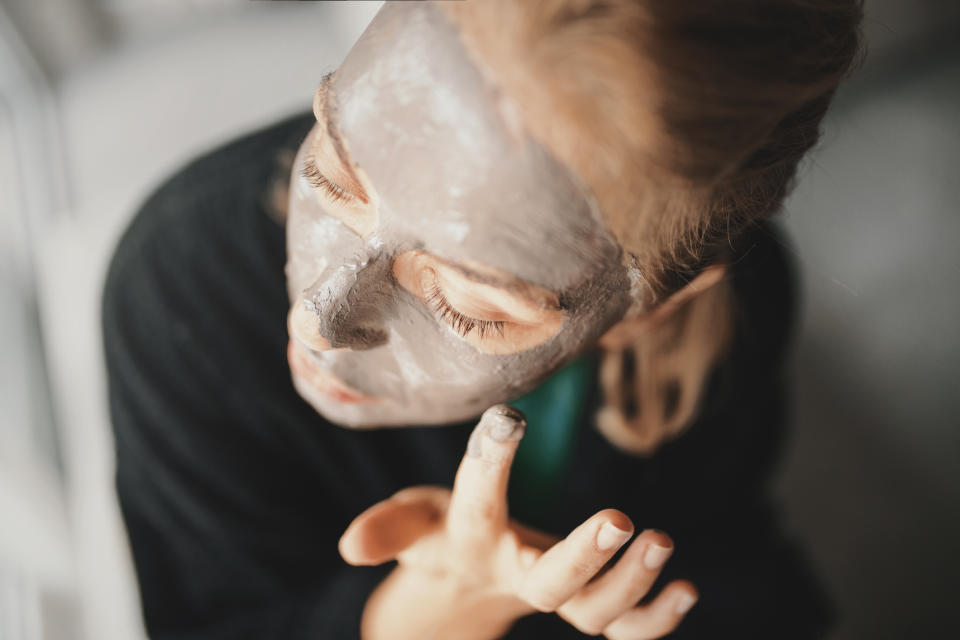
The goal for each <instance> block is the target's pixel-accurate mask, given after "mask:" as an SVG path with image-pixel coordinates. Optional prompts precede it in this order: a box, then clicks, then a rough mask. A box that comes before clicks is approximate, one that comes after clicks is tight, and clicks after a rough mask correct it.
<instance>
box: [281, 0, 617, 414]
mask: <svg viewBox="0 0 960 640" xmlns="http://www.w3.org/2000/svg"><path fill="white" fill-rule="evenodd" d="M314 106H315V112H316V113H317V116H318V124H317V125H316V126H315V127H314V128H313V130H312V131H311V133H310V134H309V136H308V137H307V139H306V140H305V141H304V143H303V145H302V146H301V148H300V151H299V153H298V155H297V158H296V161H295V167H294V173H293V178H292V184H291V196H290V208H289V217H288V223H287V242H288V248H287V251H288V262H287V282H288V289H289V294H290V299H291V305H292V306H291V314H290V323H289V324H290V329H291V338H292V339H291V346H290V351H289V356H290V362H291V369H292V371H293V378H294V383H295V385H296V387H297V390H298V391H299V393H300V394H301V395H302V396H303V397H304V398H305V399H306V400H307V401H308V402H310V403H311V404H312V405H313V406H314V407H315V408H316V409H317V410H318V411H319V412H320V413H321V414H323V415H324V416H325V417H327V418H328V419H330V420H331V421H333V422H335V423H338V424H342V425H345V426H353V427H373V426H391V425H393V426H396V425H418V424H442V423H448V422H453V421H457V420H461V419H466V418H468V417H470V416H474V415H476V414H479V413H480V412H482V411H483V410H484V409H486V408H487V407H489V406H490V405H492V404H495V403H498V402H503V401H509V400H510V399H512V398H514V397H516V396H518V395H520V394H522V393H524V392H526V391H528V390H529V389H531V388H533V387H534V386H535V385H536V384H537V383H539V382H540V381H542V380H543V379H544V378H545V377H546V376H548V375H549V374H550V373H552V372H553V371H554V370H556V369H557V368H558V367H559V366H561V365H562V364H564V363H565V362H567V361H568V360H570V359H571V358H572V357H574V356H575V355H577V354H578V353H579V352H580V351H582V350H583V349H584V348H586V347H589V346H592V345H593V344H594V343H595V341H596V339H597V338H598V337H599V336H600V335H601V334H602V333H603V331H605V330H606V329H607V328H609V326H610V325H612V324H613V323H614V322H615V321H616V320H618V319H619V318H620V317H622V316H623V313H624V311H625V309H626V308H627V307H628V305H629V302H630V301H629V295H628V294H629V289H630V283H629V281H628V278H627V275H626V272H625V269H624V268H623V266H622V264H621V263H622V251H621V249H620V248H619V246H618V245H617V244H616V243H615V242H614V241H613V239H612V238H611V237H610V235H609V234H608V233H607V232H606V231H605V229H604V227H603V225H602V223H601V222H600V219H599V217H598V215H597V212H596V211H595V210H594V207H593V206H592V202H591V198H590V196H589V192H588V191H587V190H586V189H585V188H584V187H583V185H581V184H580V183H579V181H578V179H577V177H576V176H575V175H573V174H572V173H571V172H570V171H569V170H568V169H567V168H566V167H565V166H563V165H561V164H559V163H558V162H557V161H555V160H554V159H553V158H552V157H551V156H550V155H549V154H548V153H547V152H546V151H545V150H544V148H543V147H541V146H540V145H539V144H537V143H536V142H535V141H533V140H532V139H530V138H529V137H528V136H527V135H526V134H525V133H524V131H523V129H522V126H521V125H520V124H519V123H518V121H517V120H516V119H515V117H513V116H512V115H511V114H512V113H514V110H513V109H512V107H511V103H510V101H509V98H508V97H507V96H504V95H503V94H502V92H501V91H500V90H499V89H498V88H497V86H496V83H495V79H490V78H485V77H484V76H483V75H482V74H481V72H480V70H479V69H478V66H477V65H476V64H475V63H474V61H473V60H472V59H471V57H470V55H469V54H468V52H467V51H466V49H465V48H464V46H463V44H462V43H461V40H460V38H459V35H458V32H457V29H456V28H455V27H454V26H453V25H452V24H451V23H450V22H448V21H447V19H446V18H445V17H444V15H443V14H442V13H441V11H440V10H439V9H438V8H436V7H434V6H432V5H431V4H428V3H421V2H415V3H397V4H388V5H386V6H385V7H384V8H383V9H382V10H381V11H380V13H379V14H378V15H377V16H376V18H375V19H374V20H373V22H372V23H371V25H370V27H369V28H368V29H367V31H366V32H365V33H364V35H363V36H362V37H361V38H360V40H359V41H358V42H357V44H356V45H355V46H354V48H353V49H352V50H351V52H350V54H349V55H348V57H347V59H346V60H345V61H344V63H343V65H342V66H341V67H340V69H339V70H338V71H337V72H336V73H335V74H334V75H333V76H332V77H330V78H328V79H326V80H325V84H324V87H322V88H321V90H320V91H319V92H318V98H317V100H316V103H315V105H314Z"/></svg>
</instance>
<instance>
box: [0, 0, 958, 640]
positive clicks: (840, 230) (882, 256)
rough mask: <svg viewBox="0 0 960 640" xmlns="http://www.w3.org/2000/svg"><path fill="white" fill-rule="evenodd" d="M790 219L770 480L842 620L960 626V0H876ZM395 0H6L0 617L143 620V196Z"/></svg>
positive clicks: (271, 101)
mask: <svg viewBox="0 0 960 640" xmlns="http://www.w3.org/2000/svg"><path fill="white" fill-rule="evenodd" d="M866 7H867V20H866V25H865V28H866V34H867V40H868V46H869V56H868V58H867V61H866V63H865V65H864V67H863V68H862V69H861V70H860V71H859V72H858V73H857V75H856V76H855V77H854V79H853V80H852V81H850V82H849V83H848V84H847V85H845V86H844V87H843V89H842V90H841V92H840V94H839V96H838V98H837V101H836V104H835V106H834V108H833V110H832V112H831V114H830V115H829V117H828V119H827V123H826V135H825V137H824V141H823V143H822V144H821V145H820V147H819V148H818V149H817V150H816V151H815V153H813V155H812V156H811V158H810V159H809V160H808V161H807V162H806V163H805V165H804V169H803V172H802V175H801V180H800V182H799V185H798V188H797V190H796V192H795V194H794V195H793V197H792V198H791V199H790V200H789V202H788V205H787V208H786V211H785V212H784V216H783V220H784V222H785V224H786V226H787V227H788V229H789V230H790V232H791V234H792V238H793V251H794V252H795V254H796V261H797V264H798V265H799V267H800V270H801V275H802V278H803V292H804V300H803V307H802V308H803V311H802V317H801V318H800V333H799V336H798V341H797V344H796V348H795V358H794V362H793V382H794V387H795V394H794V419H793V429H792V432H791V440H790V446H789V449H788V452H787V455H786V457H785V459H784V460H783V464H782V465H781V473H780V475H779V480H778V483H777V486H776V487H775V490H776V492H777V495H778V496H779V498H780V500H781V503H782V505H783V507H784V509H783V514H784V519H785V525H786V526H787V527H788V529H789V530H790V531H792V532H793V534H794V535H795V537H796V538H797V539H798V540H800V541H802V542H803V543H804V544H805V545H806V546H807V548H808V549H809V552H810V556H811V559H812V562H813V563H814V564H815V567H816V570H817V572H818V573H819V575H820V576H821V577H822V578H823V580H824V581H825V584H826V586H827V588H828V590H829V592H830V594H831V596H832V597H833V599H834V601H835V602H836V603H837V605H838V608H839V611H840V615H841V618H840V624H839V627H838V628H837V630H836V633H835V634H834V635H833V636H832V637H833V638H835V639H848V638H858V639H859V638H869V639H878V638H957V637H960V620H958V618H960V616H958V612H957V607H956V604H955V602H956V600H957V598H958V597H960V455H958V454H960V428H958V427H960V417H958V416H960V385H958V379H960V296H958V292H960V287H958V284H960V251H958V250H957V244H958V238H960V216H958V215H957V211H956V210H957V208H958V207H960V171H958V166H960V3H958V2H955V1H953V0H867V4H866ZM378 8H379V3H377V2H361V3H356V4H348V3H320V2H303V3H293V2H291V3H287V2H273V3H266V2H244V1H240V0H176V1H175V0H0V348H2V353H3V358H2V359H0V383H2V384H0V640H38V639H46V640H60V639H79V640H112V639H117V640H131V639H134V640H135V639H136V638H138V637H142V629H141V627H140V622H139V613H138V611H137V595H136V589H135V584H134V582H133V577H132V573H131V568H130V563H129V558H128V555H127V553H128V552H127V549H126V542H125V538H124V533H123V529H122V525H121V523H120V520H119V516H118V513H117V508H116V504H115V499H114V497H113V488H112V473H113V462H112V457H111V451H112V445H111V441H110V434H109V428H108V422H107V413H106V405H105V389H104V379H103V371H102V363H101V357H100V337H99V297H100V288H101V283H102V278H103V275H104V272H105V268H106V264H107V261H108V259H109V256H110V252H111V249H112V247H113V244H114V242H115V241H116V239H117V237H118V234H119V233H120V231H122V229H123V227H124V225H125V224H126V223H127V222H128V220H129V217H130V215H131V214H132V212H133V211H135V209H136V207H137V205H138V204H139V202H140V201H142V199H143V198H144V197H145V196H146V195H147V194H148V192H149V191H150V190H151V189H152V188H153V187H155V186H156V185H157V184H158V183H159V182H160V181H161V180H162V179H163V178H164V177H165V176H166V175H168V174H169V173H170V172H172V171H173V170H174V169H176V168H177V167H178V166H179V165H181V164H183V163H184V162H186V161H188V160H189V159H191V158H192V157H193V156H195V155H196V154H198V153H200V152H203V151H205V150H207V149H209V148H211V147H213V146H216V145H217V144H219V143H221V142H224V141H226V140H229V139H231V138H233V137H235V136H238V135H240V134H242V133H245V132H248V131H250V130H252V129H254V128H256V127H259V126H261V125H266V124H268V123H270V122H272V121H275V120H277V119H279V118H281V117H283V116H285V115H288V114H291V113H295V112H299V111H304V110H306V109H308V108H309V106H310V102H311V99H312V95H313V91H314V89H315V87H316V85H317V81H318V80H319V78H320V76H321V75H322V73H323V72H325V71H329V70H332V69H334V68H336V66H337V65H338V64H339V62H340V61H341V60H342V58H343V56H344V55H345V53H346V52H347V50H348V49H349V47H350V45H351V44H352V42H353V41H354V40H355V39H356V37H357V36H358V35H359V34H360V32H361V31H362V30H363V27H364V26H365V24H366V22H367V21H368V20H369V19H370V18H371V17H372V16H373V14H374V13H375V12H376V10H377V9H378Z"/></svg>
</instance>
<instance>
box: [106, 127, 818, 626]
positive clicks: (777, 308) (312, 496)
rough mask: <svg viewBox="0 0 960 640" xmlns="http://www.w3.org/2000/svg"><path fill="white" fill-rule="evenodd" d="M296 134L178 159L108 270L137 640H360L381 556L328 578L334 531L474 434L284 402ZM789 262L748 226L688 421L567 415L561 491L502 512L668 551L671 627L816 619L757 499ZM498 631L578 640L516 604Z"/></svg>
mask: <svg viewBox="0 0 960 640" xmlns="http://www.w3.org/2000/svg"><path fill="white" fill-rule="evenodd" d="M310 124H311V118H310V117H309V116H299V117H296V118H293V119H291V120H288V121H286V122H282V123H280V124H278V125H275V126H272V127H270V128H268V129H265V130H263V131H260V132H257V133H255V134H253V135H249V136H247V137H244V138H243V139H241V140H238V141H236V142H234V143H232V144H229V145H227V146H225V147H223V148H221V149H219V150H216V151H214V152H212V153H210V154H208V155H206V156H204V157H202V158H200V159H198V160H197V161H195V162H193V163H191V164H190V165H189V166H187V167H186V168H184V169H183V170H182V171H180V172H179V173H178V174H177V175H176V176H174V177H173V178H172V179H170V180H169V181H168V182H167V183H166V184H164V185H163V186H162V187H161V188H160V189H159V190H157V191H156V192H155V193H154V194H153V195H152V196H151V197H150V198H149V200H148V201H147V202H146V204H145V205H144V206H143V208H142V209H141V211H140V212H139V213H138V215H137V216H136V218H135V219H134V221H133V223H132V224H131V226H130V228H129V229H128V230H127V232H126V234H125V235H124V237H123V239H122V241H121V242H120V245H119V247H118V248H117V251H116V255H115V257H114V259H113V262H112V265H111V268H110V271H109V275H108V278H107V283H106V290H105V295H104V302H103V331H104V341H105V350H106V360H107V371H108V379H109V392H110V411H111V416H112V420H113V425H114V430H115V434H116V451H117V490H118V493H119V498H120V504H121V508H122V511H123V516H124V519H125V522H126V526H127V531H128V534H129V539H130V543H131V546H132V550H133V557H134V562H135V565H136V569H137V574H138V579H139V585H140V591H141V597H142V602H143V610H144V617H145V621H146V625H147V628H148V630H149V632H150V634H151V636H152V637H154V638H169V639H174V638H176V639H187V638H190V639H201V638H203V639H220V638H251V639H273V638H276V639H282V640H294V639H300V638H303V639H306V638H310V639H322V638H356V637H358V635H359V634H358V629H359V621H360V614H361V611H362V608H363V605H364V602H365V600H366V598H367V596H368V595H369V593H370V592H371V590H372V589H373V587H374V586H375V585H376V584H377V583H378V582H379V581H380V580H381V579H382V578H383V577H384V576H385V575H386V573H387V572H388V571H389V570H390V568H392V564H391V565H385V566H382V567H376V568H355V567H350V566H348V565H346V564H345V563H344V562H343V561H342V560H341V559H340V557H339V555H338V553H337V544H336V543H337V540H338V538H339V536H340V535H341V533H342V532H343V531H344V529H345V528H346V526H347V524H348V523H349V522H350V521H351V519H352V518H354V517H355V516H356V515H357V514H359V513H360V512H361V511H363V510H364V509H366V508H367V507H369V506H371V505H373V504H374V503H376V502H377V501H379V500H382V499H384V498H387V497H389V496H390V495H391V494H393V493H394V492H395V491H397V490H399V489H402V488H404V487H408V486H412V485H418V484H444V485H447V486H450V485H451V484H452V481H453V477H454V472H455V470H456V467H457V465H458V463H459V461H460V458H461V457H462V455H463V452H464V450H465V446H466V441H467V437H468V435H469V433H470V430H471V429H472V427H473V422H472V421H469V422H466V423H462V424H457V425H451V426H447V427H440V428H437V427H410V428H403V429H382V430H371V431H351V430H347V429H343V428H341V427H338V426H336V425H333V424H330V423H328V422H327V421H325V420H324V419H323V418H322V417H321V416H319V415H318V414H317V413H316V412H314V411H313V410H312V409H311V408H310V407H309V406H308V405H307V404H306V403H305V402H304V401H303V400H302V399H301V398H300V397H299V396H298V395H297V394H296V392H295V391H294V389H293V386H292V384H291V382H290V374H289V370H288V368H287V362H286V356H285V354H286V344H287V334H286V325H285V317H286V312H287V308H288V301H287V296H286V290H285V286H284V274H283V265H284V243H285V240H284V230H283V227H282V224H281V223H279V222H277V221H276V220H275V219H274V218H272V217H271V216H270V215H268V213H267V207H266V205H265V202H266V199H267V197H266V196H267V191H268V188H269V185H270V183H271V181H272V180H273V179H274V178H275V176H276V164H275V162H274V159H275V158H276V157H278V156H279V155H281V153H282V152H283V150H290V151H292V150H295V149H296V147H297V146H298V144H299V143H300V141H301V140H302V138H303V137H304V136H305V134H306V132H307V130H308V128H309V127H310ZM789 273H790V272H789V270H788V263H787V261H786V259H785V257H784V254H783V251H782V249H781V248H780V246H779V245H778V242H777V240H776V237H775V235H774V233H773V230H772V229H770V228H768V227H761V228H759V229H757V230H756V231H755V232H753V233H751V234H749V235H748V237H747V238H745V239H744V242H743V243H742V249H741V250H740V255H739V256H738V257H737V260H736V262H735V264H734V269H733V283H734V287H735V291H736V297H737V300H738V303H739V307H738V321H737V332H736V339H735V344H734V348H733V349H732V350H731V353H730V355H729V356H728V357H727V358H726V359H725V360H724V361H723V363H722V364H721V365H720V366H719V367H718V368H717V370H716V371H715V372H714V375H713V376H712V378H711V382H710V385H709V388H708V392H707V396H706V399H705V402H704V403H703V410H702V413H701V415H700V417H699V418H698V420H697V422H696V424H694V425H693V426H692V427H691V428H690V429H689V431H687V432H686V433H685V434H684V435H683V436H682V437H680V438H679V439H678V440H676V441H674V442H672V443H669V444H667V445H666V446H664V447H662V448H661V449H660V450H659V451H658V452H657V454H656V455H655V456H653V457H652V458H650V459H641V458H637V457H633V456H631V455H628V454H625V453H623V452H621V451H619V450H618V449H616V448H614V447H613V446H612V445H611V444H609V443H608V442H607V441H606V440H605V439H604V438H603V437H602V436H600V435H599V433H597V432H596V430H595V429H594V428H593V426H592V424H591V422H590V417H591V416H592V412H591V411H587V412H586V414H587V415H586V417H585V419H584V421H583V424H581V425H580V427H579V430H578V433H577V436H576V437H577V441H576V444H575V453H574V459H573V461H572V465H571V470H570V472H569V473H568V475H567V476H566V477H565V478H564V480H563V483H562V485H561V486H560V487H558V488H557V495H558V496H560V497H562V499H560V500H555V501H553V502H552V504H554V505H555V506H554V508H552V509H550V510H548V511H547V513H545V514H540V516H538V517H537V518H536V519H533V517H532V516H531V517H529V518H527V517H525V516H524V514H522V513H513V514H512V515H513V516H514V517H516V518H517V519H518V520H520V521H521V522H525V523H526V524H529V525H533V526H537V527H540V528H542V529H544V530H547V531H549V532H551V533H553V534H555V535H557V536H560V537H562V536H565V535H566V534H567V533H568V532H569V531H570V530H572V529H573V528H574V527H575V526H577V525H578V524H580V523H581V522H582V521H583V520H584V519H586V518H587V517H589V516H590V515H592V514H593V513H595V512H596V511H598V510H600V509H602V508H606V507H615V508H618V509H621V510H623V511H625V512H626V513H627V514H628V515H629V516H630V517H631V518H632V519H633V520H634V522H635V524H636V526H637V530H638V531H639V530H641V529H642V528H644V527H657V528H660V529H663V530H665V531H667V532H668V533H669V534H670V535H671V536H673V538H674V540H675V542H676V546H677V552H676V554H675V555H674V557H673V558H672V559H671V561H670V562H669V563H668V564H667V567H666V569H665V571H664V575H663V576H662V577H661V580H660V581H659V583H658V584H664V583H665V580H668V579H672V578H675V577H685V578H688V579H690V580H692V581H693V582H694V583H695V584H696V585H697V587H698V588H699V589H700V592H701V598H700V601H699V603H698V604H697V605H696V606H695V607H694V608H693V610H692V611H691V613H690V614H689V615H688V617H687V620H686V621H684V623H683V624H682V625H681V628H680V630H679V631H678V632H677V634H676V637H693V638H727V637H736V638H779V639H786V638H814V637H820V636H821V634H822V633H823V629H824V628H825V622H826V621H827V619H828V618H829V615H828V612H829V608H828V607H827V605H826V603H825V602H824V600H823V598H822V596H821V595H820V593H819V591H818V589H817V588H816V583H815V581H814V580H813V579H812V578H811V577H810V575H809V574H808V572H807V571H806V570H805V568H804V567H805V563H804V562H803V561H802V558H801V556H800V555H798V553H797V551H796V549H795V548H794V547H793V546H792V545H791V544H790V543H788V542H787V541H786V539H785V538H784V537H783V535H782V533H781V532H780V530H779V528H778V525H777V521H776V519H775V517H774V515H773V513H772V511H771V509H770V507H769V504H768V499H767V496H766V490H765V485H766V484H767V482H768V480H769V477H770V472H771V469H772V462H773V461H774V458H775V454H776V453H777V451H778V449H779V445H780V441H781V439H782V432H783V418H784V402H783V399H784V397H783V390H782V386H783V384H782V383H783V375H782V369H783V361H784V357H785V347H786V345H787V343H788V339H789V334H790V319H791V315H792V311H793V304H792V295H791V292H792V286H791V285H792V282H791V279H790V275H789ZM591 394H592V396H591V397H592V400H591V404H590V406H592V407H595V406H596V403H597V394H596V390H595V389H594V390H593V391H592V392H591ZM508 637H510V638H551V639H552V638H567V637H583V636H582V635H581V634H580V633H579V632H577V631H575V630H574V629H573V628H572V627H571V626H570V625H568V624H567V623H566V622H564V621H563V620H561V619H560V618H559V617H557V616H555V615H547V614H535V615H533V616H528V617H527V618H524V619H523V620H521V621H520V622H518V624H517V625H516V626H515V627H514V629H513V630H512V631H511V633H510V635H509V636H508Z"/></svg>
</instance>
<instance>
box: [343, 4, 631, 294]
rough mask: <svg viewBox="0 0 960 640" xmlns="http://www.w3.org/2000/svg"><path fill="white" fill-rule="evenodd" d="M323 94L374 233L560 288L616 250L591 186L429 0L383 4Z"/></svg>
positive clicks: (609, 259) (612, 257)
mask: <svg viewBox="0 0 960 640" xmlns="http://www.w3.org/2000/svg"><path fill="white" fill-rule="evenodd" d="M330 99H331V105H330V116H331V117H332V118H333V119H334V121H335V123H336V127H337V128H338V129H339V132H340V134H341V136H342V138H343V142H344V145H345V146H346V148H347V150H348V151H349V154H350V158H351V160H352V161H353V162H354V163H355V164H356V165H357V166H359V167H360V168H361V169H362V170H363V171H364V172H365V173H366V174H367V176H368V177H369V178H370V181H371V182H372V185H373V188H374V190H375V191H376V194H377V196H378V200H379V201H378V203H377V206H378V208H379V216H380V222H381V230H379V231H378V234H394V235H396V236H403V237H405V238H408V239H410V240H411V241H414V242H416V243H417V244H418V245H419V246H420V247H422V248H423V249H425V250H427V251H430V252H431V253H435V254H437V255H440V256H444V257H448V258H452V259H467V260H473V261H476V262H481V263H486V264H491V265H494V266H496V267H499V268H502V269H506V270H508V271H511V272H513V273H515V274H516V275H518V276H519V277H521V278H523V279H524V280H527V281H528V282H531V283H532V284H537V285H540V286H545V287H548V288H551V289H553V290H558V291H559V290H564V289H566V288H568V287H571V286H574V285H576V284H578V283H582V282H583V281H584V280H585V279H587V278H589V277H591V276H592V275H595V274H596V273H598V272H600V271H603V270H605V269H607V268H609V266H610V265H611V264H612V263H613V262H615V261H616V260H617V259H618V256H619V250H618V247H617V246H616V244H615V243H614V242H613V240H612V239H611V237H610V236H609V234H608V233H607V232H606V231H605V229H604V227H603V225H602V223H601V222H600V219H599V216H598V215H597V214H596V211H595V207H594V206H593V204H592V199H591V197H590V195H589V192H588V191H587V190H586V189H585V188H584V187H583V185H582V184H581V183H580V182H579V180H578V179H577V177H576V176H575V175H574V174H573V173H572V172H571V171H570V170H569V169H568V168H567V167H565V166H563V165H562V164H560V163H559V162H557V161H556V160H555V159H554V158H553V157H552V156H551V155H550V154H549V153H548V152H547V151H546V150H545V149H544V148H543V147H542V146H540V145H539V144H538V143H536V142H535V141H534V140H532V139H531V138H529V137H528V136H527V135H526V134H525V133H524V132H523V131H522V129H521V128H519V127H518V126H515V125H514V124H513V121H512V120H511V119H510V117H509V113H510V110H509V109H510V103H509V99H508V98H507V97H505V96H504V95H503V94H502V93H501V92H500V91H499V89H498V88H497V86H496V85H495V83H493V82H491V81H490V80H489V79H487V78H485V77H484V76H483V74H482V73H481V71H480V70H479V69H478V67H477V65H476V64H475V62H474V60H473V59H471V56H470V55H469V53H468V52H467V51H466V49H465V48H464V46H463V44H462V42H461V40H460V38H459V35H458V33H457V30H456V28H455V27H454V26H453V25H452V24H451V23H450V22H449V21H448V20H447V19H446V18H445V17H444V16H443V14H442V13H441V12H440V11H439V10H438V9H437V8H436V7H433V6H431V5H430V4H428V3H420V2H416V3H395V4H393V3H388V4H387V5H385V6H384V8H383V9H382V10H381V11H380V13H378V14H377V16H376V17H375V18H374V20H373V22H372V23H371V25H370V27H369V28H368V29H367V31H366V32H364V34H363V36H362V37H361V39H360V40H359V41H358V42H357V44H356V45H355V46H354V48H353V49H352V50H351V52H350V54H349V55H348V57H347V59H346V60H345V61H344V63H343V65H341V67H340V69H339V70H338V71H337V73H336V74H335V76H334V78H333V80H332V83H331V96H330Z"/></svg>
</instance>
